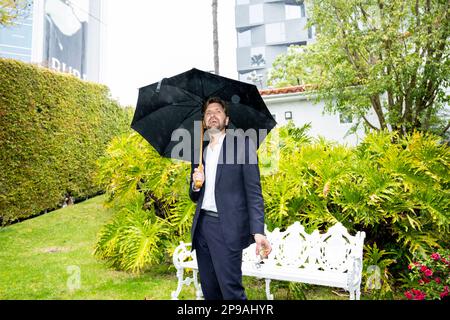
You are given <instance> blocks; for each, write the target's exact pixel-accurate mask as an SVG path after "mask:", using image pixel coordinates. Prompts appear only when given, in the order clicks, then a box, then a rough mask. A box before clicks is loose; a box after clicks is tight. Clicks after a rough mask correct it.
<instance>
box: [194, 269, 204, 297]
mask: <svg viewBox="0 0 450 320" xmlns="http://www.w3.org/2000/svg"><path fill="white" fill-rule="evenodd" d="M194 287H195V297H196V299H197V300H203V291H202V288H201V287H200V284H199V283H198V270H194Z"/></svg>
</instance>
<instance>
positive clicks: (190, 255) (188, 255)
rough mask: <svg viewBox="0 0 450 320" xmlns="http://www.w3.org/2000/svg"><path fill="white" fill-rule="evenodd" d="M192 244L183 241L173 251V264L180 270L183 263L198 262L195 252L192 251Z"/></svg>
mask: <svg viewBox="0 0 450 320" xmlns="http://www.w3.org/2000/svg"><path fill="white" fill-rule="evenodd" d="M191 247H192V243H189V242H188V243H184V242H183V241H181V242H180V244H179V245H178V246H177V247H176V248H175V250H174V251H173V258H172V259H173V264H174V265H175V267H176V268H177V269H178V268H179V267H181V263H182V262H184V261H187V260H196V256H195V251H191Z"/></svg>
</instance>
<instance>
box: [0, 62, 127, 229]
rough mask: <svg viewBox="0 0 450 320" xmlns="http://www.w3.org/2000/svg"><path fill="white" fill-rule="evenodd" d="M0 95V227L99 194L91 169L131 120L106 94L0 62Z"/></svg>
mask: <svg viewBox="0 0 450 320" xmlns="http://www.w3.org/2000/svg"><path fill="white" fill-rule="evenodd" d="M0 93H1V94H0V128H1V130H0V150H1V152H0V168H1V170H0V220H3V224H8V223H11V222H13V221H16V220H18V219H23V218H26V217H29V216H33V215H36V214H39V213H41V212H44V211H46V210H51V209H55V208H58V207H59V206H60V205H61V204H62V203H63V201H64V198H65V197H66V196H71V197H73V198H75V199H76V200H77V199H82V198H87V197H90V196H93V195H95V194H98V193H99V192H102V191H103V190H102V187H101V186H99V185H97V184H95V183H94V182H93V177H92V176H93V173H94V172H95V170H96V163H95V162H96V160H97V158H98V157H100V156H102V155H103V154H104V151H105V148H106V146H107V144H108V143H109V141H110V140H111V138H112V137H114V136H115V135H117V134H120V133H123V132H127V131H128V132H129V130H130V129H129V123H130V120H131V114H129V113H128V114H127V113H126V112H124V111H123V109H122V108H121V107H120V106H119V105H118V104H117V103H116V102H115V101H113V100H112V99H111V98H110V96H109V90H108V88H107V87H105V86H103V85H98V84H94V83H89V82H86V81H81V80H79V79H77V78H76V77H74V76H71V75H67V74H58V73H55V72H53V71H50V70H48V69H44V68H41V67H36V66H33V65H31V64H26V63H22V62H19V61H14V60H8V59H0Z"/></svg>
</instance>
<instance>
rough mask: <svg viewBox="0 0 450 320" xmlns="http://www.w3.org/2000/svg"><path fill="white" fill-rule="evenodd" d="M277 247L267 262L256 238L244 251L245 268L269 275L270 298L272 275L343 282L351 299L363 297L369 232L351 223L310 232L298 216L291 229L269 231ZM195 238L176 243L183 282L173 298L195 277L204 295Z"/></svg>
mask: <svg viewBox="0 0 450 320" xmlns="http://www.w3.org/2000/svg"><path fill="white" fill-rule="evenodd" d="M266 235H267V238H268V239H269V241H270V243H271V245H272V252H271V253H270V255H269V257H268V258H267V259H264V261H263V263H258V261H259V260H258V257H257V256H256V253H255V244H252V245H251V246H249V247H248V248H246V249H245V250H244V252H243V255H242V274H243V275H244V276H253V277H257V278H261V279H265V283H266V296H267V299H269V300H272V299H273V295H272V294H271V293H270V281H271V280H284V281H295V282H302V283H308V284H314V285H322V286H329V287H336V288H342V289H344V290H346V291H348V292H349V293H350V299H351V300H354V299H357V300H359V298H360V287H361V276H362V267H363V245H364V238H365V233H364V232H361V231H359V232H357V233H356V235H355V236H351V235H350V234H349V233H348V232H347V229H346V228H345V227H344V226H343V225H342V224H341V223H337V224H335V225H334V226H332V227H331V228H329V229H328V231H327V232H326V233H322V234H321V233H319V231H318V230H314V232H313V233H311V234H308V233H306V232H305V229H304V227H303V226H302V225H301V224H300V223H299V222H295V223H294V224H292V225H291V226H289V227H288V228H287V229H286V230H285V231H280V229H279V228H276V229H275V230H273V231H272V232H268V231H266ZM190 249H191V244H190V243H183V242H181V243H180V245H179V246H178V247H177V248H176V249H175V251H174V255H173V263H174V265H175V267H176V269H177V278H178V286H177V289H176V290H175V291H173V292H172V299H175V300H176V299H178V295H179V294H180V292H181V289H182V288H183V285H190V284H191V283H192V282H193V283H194V286H195V289H196V297H197V299H202V297H203V295H202V290H201V287H200V284H199V281H198V267H197V261H196V256H195V250H194V251H192V252H191V250H190ZM185 269H192V271H193V277H192V278H190V277H185Z"/></svg>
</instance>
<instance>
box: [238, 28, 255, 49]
mask: <svg viewBox="0 0 450 320" xmlns="http://www.w3.org/2000/svg"><path fill="white" fill-rule="evenodd" d="M251 45H252V31H251V30H247V31H243V32H238V46H239V48H242V47H250V46H251Z"/></svg>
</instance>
